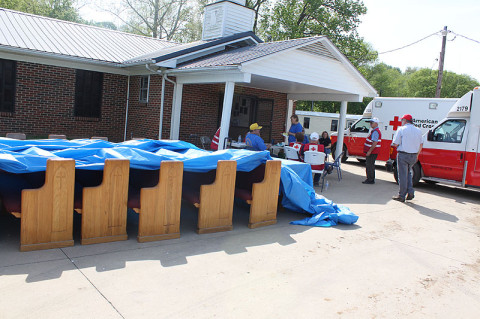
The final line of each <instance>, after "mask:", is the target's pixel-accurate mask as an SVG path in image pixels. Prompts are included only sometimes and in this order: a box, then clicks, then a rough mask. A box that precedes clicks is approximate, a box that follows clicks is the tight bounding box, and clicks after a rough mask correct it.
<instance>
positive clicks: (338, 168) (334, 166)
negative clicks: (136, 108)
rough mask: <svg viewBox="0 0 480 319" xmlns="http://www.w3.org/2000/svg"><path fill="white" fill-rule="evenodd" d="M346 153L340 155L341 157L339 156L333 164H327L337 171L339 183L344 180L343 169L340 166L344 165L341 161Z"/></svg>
mask: <svg viewBox="0 0 480 319" xmlns="http://www.w3.org/2000/svg"><path fill="white" fill-rule="evenodd" d="M344 153H345V152H342V153H340V155H338V156H337V158H336V159H335V161H334V162H333V163H326V164H327V165H331V166H332V167H333V168H336V169H337V176H338V180H339V181H340V180H341V179H342V169H341V168H340V165H341V164H342V161H341V159H342V157H343V154H344Z"/></svg>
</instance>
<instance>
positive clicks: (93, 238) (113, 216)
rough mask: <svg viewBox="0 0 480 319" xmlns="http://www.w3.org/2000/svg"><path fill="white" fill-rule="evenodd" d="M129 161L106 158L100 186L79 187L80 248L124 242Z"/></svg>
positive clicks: (125, 236) (125, 235)
mask: <svg viewBox="0 0 480 319" xmlns="http://www.w3.org/2000/svg"><path fill="white" fill-rule="evenodd" d="M129 169H130V162H129V160H123V159H107V160H105V166H104V169H103V179H102V183H101V184H100V185H98V186H94V187H84V188H83V198H82V209H81V212H82V240H81V243H82V245H90V244H98V243H108V242H113V241H121V240H127V239H128V235H127V200H128V180H129Z"/></svg>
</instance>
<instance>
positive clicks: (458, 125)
mask: <svg viewBox="0 0 480 319" xmlns="http://www.w3.org/2000/svg"><path fill="white" fill-rule="evenodd" d="M466 124H467V122H466V121H465V120H448V121H446V122H444V123H442V124H440V125H439V126H438V127H437V128H436V129H435V131H433V140H434V141H435V142H444V143H462V139H463V133H464V132H465V125H466Z"/></svg>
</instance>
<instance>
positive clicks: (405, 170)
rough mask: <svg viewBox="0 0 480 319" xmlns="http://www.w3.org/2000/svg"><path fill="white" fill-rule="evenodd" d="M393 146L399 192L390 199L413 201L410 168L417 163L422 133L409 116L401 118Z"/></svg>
mask: <svg viewBox="0 0 480 319" xmlns="http://www.w3.org/2000/svg"><path fill="white" fill-rule="evenodd" d="M392 145H393V146H395V147H396V148H397V172H398V184H399V185H400V191H399V192H398V195H397V196H393V197H392V199H394V200H397V201H399V202H405V199H407V200H410V199H413V198H414V197H415V196H414V189H413V182H412V172H411V170H412V167H413V165H415V163H416V162H417V161H418V154H420V151H421V150H422V147H423V140H422V131H421V130H420V129H419V128H417V127H415V125H413V118H412V116H411V115H410V114H405V115H404V116H403V117H402V127H400V128H399V129H398V130H397V133H396V134H395V137H394V139H393V143H392Z"/></svg>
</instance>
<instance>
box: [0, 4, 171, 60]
mask: <svg viewBox="0 0 480 319" xmlns="http://www.w3.org/2000/svg"><path fill="white" fill-rule="evenodd" d="M178 45H179V44H177V43H174V42H170V41H166V40H161V39H155V38H149V37H144V36H139V35H134V34H130V33H125V32H119V31H115V30H109V29H103V28H98V27H94V26H89V25H83V24H78V23H73V22H67V21H62V20H56V19H51V18H47V17H42V16H36V15H32V14H28V13H23V12H18V11H13V10H8V9H3V8H0V47H2V46H3V47H11V48H16V49H26V50H33V51H36V52H39V53H41V52H44V53H50V54H59V55H63V56H70V57H78V58H83V59H88V60H94V61H102V62H110V63H123V62H125V61H127V60H131V59H134V58H135V57H138V56H142V55H145V54H148V53H151V52H155V51H159V50H161V49H165V48H169V47H173V46H178Z"/></svg>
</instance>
